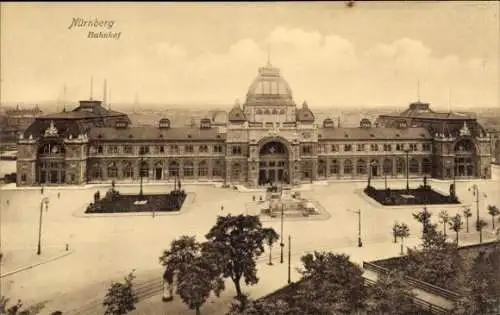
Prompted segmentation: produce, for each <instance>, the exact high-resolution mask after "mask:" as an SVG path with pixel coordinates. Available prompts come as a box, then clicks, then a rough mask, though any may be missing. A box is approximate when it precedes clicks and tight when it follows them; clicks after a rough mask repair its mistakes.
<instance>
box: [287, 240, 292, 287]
mask: <svg viewBox="0 0 500 315" xmlns="http://www.w3.org/2000/svg"><path fill="white" fill-rule="evenodd" d="M291 261H292V237H291V236H290V235H288V284H290V283H291V282H292V278H291Z"/></svg>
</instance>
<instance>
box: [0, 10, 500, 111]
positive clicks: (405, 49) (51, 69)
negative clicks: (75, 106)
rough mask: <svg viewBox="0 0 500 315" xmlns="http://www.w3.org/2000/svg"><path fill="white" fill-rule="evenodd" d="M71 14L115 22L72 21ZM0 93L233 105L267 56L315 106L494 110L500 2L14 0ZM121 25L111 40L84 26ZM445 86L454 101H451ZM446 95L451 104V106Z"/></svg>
mask: <svg viewBox="0 0 500 315" xmlns="http://www.w3.org/2000/svg"><path fill="white" fill-rule="evenodd" d="M73 18H82V19H91V20H94V19H98V20H109V21H114V25H113V27H112V28H111V29H104V28H100V29H99V28H89V27H82V28H71V29H68V27H69V26H70V24H71V23H72V20H73ZM1 23H2V24H1V68H0V71H1V79H2V81H1V93H0V95H1V100H2V101H3V102H5V101H25V102H30V101H44V100H56V99H58V98H61V97H62V95H63V92H62V91H63V86H64V84H66V86H67V93H66V97H67V99H70V100H72V101H75V100H78V99H83V98H88V97H89V94H90V93H89V85H90V83H89V82H90V77H91V76H93V78H94V79H93V81H94V92H93V94H94V98H100V97H101V96H102V85H103V83H102V82H103V80H104V78H107V81H108V86H109V87H110V88H111V101H112V102H113V103H119V102H134V99H135V97H136V95H137V96H138V98H139V100H140V101H141V102H148V103H158V104H189V103H196V104H211V105H213V104H217V105H223V104H232V103H234V101H235V99H236V98H239V99H240V100H242V101H243V100H244V99H245V95H246V92H247V89H248V87H249V85H250V83H251V81H252V80H253V78H254V77H255V76H256V74H257V69H258V67H260V66H263V65H264V64H265V63H266V59H267V57H266V55H267V50H268V48H267V47H268V46H269V47H270V51H271V62H272V64H273V65H274V66H276V67H278V68H280V69H281V73H282V75H283V76H284V78H285V79H286V80H287V81H288V82H289V84H290V85H291V88H292V90H293V94H294V98H295V101H296V102H297V103H301V102H302V101H303V100H307V102H308V103H309V105H310V106H311V107H313V106H314V107H315V108H323V107H334V106H338V107H345V106H365V107H371V108H376V107H378V106H406V104H408V103H409V102H410V101H413V100H416V99H417V90H418V89H417V86H418V82H420V99H421V100H423V101H429V102H431V103H432V104H433V106H434V108H437V109H444V110H446V109H447V108H448V105H449V104H450V103H451V104H452V107H453V106H455V107H469V108H473V107H474V106H488V107H496V106H499V104H500V102H499V88H498V87H499V86H500V80H499V76H500V75H499V71H500V70H499V55H498V53H499V51H500V47H499V37H500V34H499V29H500V26H499V3H498V2H497V1H490V2H484V3H481V2H476V1H471V2H465V1H463V2H446V3H444V2H439V3H438V2H417V1H415V2H405V3H403V2H401V3H398V2H378V3H377V2H358V3H356V5H354V7H352V8H349V7H347V6H345V5H344V4H343V3H342V2H336V3H335V2H332V3H322V2H315V3H264V4H257V3H248V4H244V3H233V4H217V3H211V4H194V3H191V4H179V3H178V4H167V3H150V4H148V3H146V4H143V3H121V4H103V3H96V2H94V3H89V4H84V3H83V4H76V3H73V4H65V3H57V4H43V5H42V4H14V3H5V4H2V8H1ZM89 31H95V32H99V31H102V32H110V31H111V32H113V33H117V32H121V35H120V37H119V39H117V40H116V39H94V38H88V32H89ZM450 96H451V97H450ZM450 100H451V102H450Z"/></svg>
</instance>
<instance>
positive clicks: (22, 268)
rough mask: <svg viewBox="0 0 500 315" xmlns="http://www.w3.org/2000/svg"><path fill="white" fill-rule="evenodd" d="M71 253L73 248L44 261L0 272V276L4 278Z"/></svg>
mask: <svg viewBox="0 0 500 315" xmlns="http://www.w3.org/2000/svg"><path fill="white" fill-rule="evenodd" d="M72 253H73V250H70V251H68V252H65V253H64V254H61V255H58V256H55V257H52V258H49V259H47V260H44V261H41V262H39V263H36V264H33V265H29V266H25V267H21V268H19V269H16V270H13V271H9V272H6V273H4V274H1V275H0V278H5V277H9V276H12V275H13V274H16V273H19V272H22V271H26V270H28V269H32V268H35V267H38V266H40V265H44V264H46V263H49V262H52V261H55V260H58V259H60V258H63V257H66V256H68V255H70V254H72Z"/></svg>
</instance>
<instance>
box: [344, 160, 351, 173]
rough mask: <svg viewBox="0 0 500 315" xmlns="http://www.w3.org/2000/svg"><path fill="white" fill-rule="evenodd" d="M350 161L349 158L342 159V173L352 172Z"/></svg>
mask: <svg viewBox="0 0 500 315" xmlns="http://www.w3.org/2000/svg"><path fill="white" fill-rule="evenodd" d="M352 170H353V167H352V161H351V160H345V161H344V174H352Z"/></svg>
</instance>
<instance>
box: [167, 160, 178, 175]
mask: <svg viewBox="0 0 500 315" xmlns="http://www.w3.org/2000/svg"><path fill="white" fill-rule="evenodd" d="M168 176H169V177H177V176H179V163H178V162H177V161H171V162H170V163H169V164H168Z"/></svg>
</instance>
